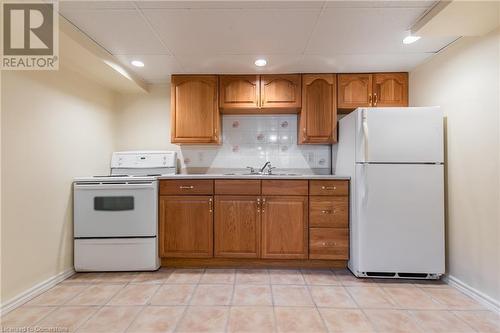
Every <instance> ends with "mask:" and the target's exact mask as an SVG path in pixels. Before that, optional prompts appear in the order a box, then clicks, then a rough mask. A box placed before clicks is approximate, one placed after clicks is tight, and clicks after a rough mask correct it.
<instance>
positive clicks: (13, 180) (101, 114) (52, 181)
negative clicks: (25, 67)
mask: <svg viewBox="0 0 500 333" xmlns="http://www.w3.org/2000/svg"><path fill="white" fill-rule="evenodd" d="M1 96H2V101H1V107H2V109H1V110H2V113H1V116H2V122H1V148H2V151H1V152H2V154H1V156H2V161H1V162H2V165H1V166H2V177H1V179H2V188H1V199H2V201H1V204H2V212H1V214H2V215H1V217H2V224H1V229H2V230H1V237H2V238H1V252H2V257H1V274H2V285H1V303H2V304H5V303H6V302H8V301H9V300H11V299H12V298H13V297H15V296H16V295H19V294H20V293H22V292H25V291H26V290H28V289H29V288H31V287H33V286H34V285H36V284H38V283H40V282H43V281H44V280H46V279H48V278H51V277H53V276H55V275H57V274H58V273H61V272H64V271H66V270H68V269H71V268H72V267H73V240H72V235H73V234H72V232H73V231H72V196H71V193H72V191H71V182H72V178H73V177H74V176H77V175H92V174H101V173H106V172H108V170H109V169H108V165H109V159H110V153H111V151H112V150H113V148H114V116H115V114H114V113H115V112H114V101H115V95H114V94H113V93H112V92H111V91H109V90H107V89H105V88H102V87H99V86H97V85H96V84H95V83H93V82H91V81H88V80H87V79H85V78H83V77H82V76H80V75H78V74H75V73H72V72H69V71H67V70H65V69H60V70H59V71H4V72H3V73H2V77H1Z"/></svg>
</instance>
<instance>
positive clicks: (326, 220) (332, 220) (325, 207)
mask: <svg viewBox="0 0 500 333" xmlns="http://www.w3.org/2000/svg"><path fill="white" fill-rule="evenodd" d="M309 226H310V227H330V228H348V227H349V198H348V197H347V196H342V197H341V196H338V197H310V198H309Z"/></svg>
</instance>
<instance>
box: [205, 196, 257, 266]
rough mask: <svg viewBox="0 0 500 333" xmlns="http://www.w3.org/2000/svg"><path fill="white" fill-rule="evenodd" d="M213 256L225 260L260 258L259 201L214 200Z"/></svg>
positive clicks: (249, 198)
mask: <svg viewBox="0 0 500 333" xmlns="http://www.w3.org/2000/svg"><path fill="white" fill-rule="evenodd" d="M214 235H215V244H214V255H215V257H222V258H259V257H260V197H258V196H230V195H220V196H216V197H215V220H214Z"/></svg>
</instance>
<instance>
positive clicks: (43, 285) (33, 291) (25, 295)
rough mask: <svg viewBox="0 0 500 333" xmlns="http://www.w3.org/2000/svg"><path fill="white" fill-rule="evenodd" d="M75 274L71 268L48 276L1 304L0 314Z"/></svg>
mask: <svg viewBox="0 0 500 333" xmlns="http://www.w3.org/2000/svg"><path fill="white" fill-rule="evenodd" d="M73 274H75V270H74V269H73V268H70V269H68V270H66V271H64V272H61V273H59V274H57V275H54V276H53V277H51V278H48V279H47V280H45V281H43V282H40V283H39V284H37V285H35V286H33V287H31V288H30V289H28V290H26V291H24V292H22V293H20V294H19V295H17V296H16V297H14V298H13V299H11V300H9V301H8V302H6V303H4V304H1V305H0V315H4V314H6V313H8V312H10V311H12V310H14V309H15V308H17V307H19V306H21V305H23V304H24V303H26V302H28V301H29V300H32V299H33V298H35V297H36V296H38V295H40V294H41V293H43V292H44V291H47V290H48V289H50V288H52V287H53V286H55V285H56V284H58V283H59V282H61V281H64V280H66V279H67V278H68V277H70V276H71V275H73Z"/></svg>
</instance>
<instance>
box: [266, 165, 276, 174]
mask: <svg viewBox="0 0 500 333" xmlns="http://www.w3.org/2000/svg"><path fill="white" fill-rule="evenodd" d="M273 169H276V167H273V166H271V165H269V166H268V167H267V174H268V175H270V174H272V173H273Z"/></svg>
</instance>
